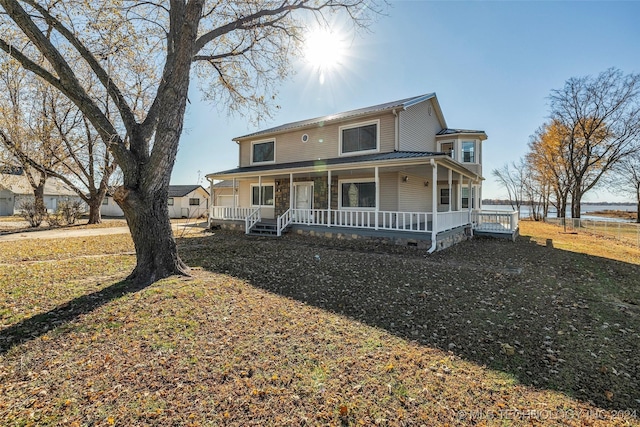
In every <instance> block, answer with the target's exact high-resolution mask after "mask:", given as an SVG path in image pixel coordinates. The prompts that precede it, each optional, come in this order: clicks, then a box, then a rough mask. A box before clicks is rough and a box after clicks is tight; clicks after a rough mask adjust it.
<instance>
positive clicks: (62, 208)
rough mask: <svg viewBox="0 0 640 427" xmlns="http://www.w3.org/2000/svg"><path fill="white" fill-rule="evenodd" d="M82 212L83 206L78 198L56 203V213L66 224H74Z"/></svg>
mask: <svg viewBox="0 0 640 427" xmlns="http://www.w3.org/2000/svg"><path fill="white" fill-rule="evenodd" d="M83 213H84V207H83V206H82V203H81V202H79V201H78V200H74V201H69V200H64V201H62V202H60V203H59V204H58V210H57V211H56V214H57V215H59V216H61V217H62V219H63V220H64V222H65V223H67V224H68V225H71V224H75V223H76V221H77V220H78V219H79V218H80V216H81V215H82V214H83Z"/></svg>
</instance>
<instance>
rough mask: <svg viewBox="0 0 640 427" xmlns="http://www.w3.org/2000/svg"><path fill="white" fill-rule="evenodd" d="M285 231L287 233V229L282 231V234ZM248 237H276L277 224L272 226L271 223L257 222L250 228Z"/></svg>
mask: <svg viewBox="0 0 640 427" xmlns="http://www.w3.org/2000/svg"><path fill="white" fill-rule="evenodd" d="M287 231H289V227H287V228H285V229H284V230H282V232H283V233H286V232H287ZM249 235H250V236H273V237H276V236H277V235H278V226H277V224H273V223H268V222H258V223H256V224H255V225H254V226H253V227H252V228H251V230H250V232H249Z"/></svg>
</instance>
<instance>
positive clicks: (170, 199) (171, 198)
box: [167, 197, 175, 206]
mask: <svg viewBox="0 0 640 427" xmlns="http://www.w3.org/2000/svg"><path fill="white" fill-rule="evenodd" d="M173 199H174V198H173V197H169V198H168V199H167V206H174V204H175V200H173Z"/></svg>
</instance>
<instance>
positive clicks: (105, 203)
mask: <svg viewBox="0 0 640 427" xmlns="http://www.w3.org/2000/svg"><path fill="white" fill-rule="evenodd" d="M102 204H103V205H108V204H109V198H108V197H105V198H103V199H102Z"/></svg>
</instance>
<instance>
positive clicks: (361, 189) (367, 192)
mask: <svg viewBox="0 0 640 427" xmlns="http://www.w3.org/2000/svg"><path fill="white" fill-rule="evenodd" d="M340 190H341V192H342V197H341V202H342V203H341V207H343V208H375V207H376V183H375V182H373V181H371V182H343V183H341V185H340Z"/></svg>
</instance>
